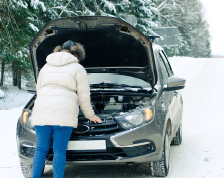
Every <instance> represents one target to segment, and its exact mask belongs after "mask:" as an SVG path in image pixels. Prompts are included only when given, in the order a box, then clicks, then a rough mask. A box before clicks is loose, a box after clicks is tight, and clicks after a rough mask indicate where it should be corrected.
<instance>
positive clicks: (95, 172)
mask: <svg viewBox="0 0 224 178" xmlns="http://www.w3.org/2000/svg"><path fill="white" fill-rule="evenodd" d="M169 60H170V62H171V65H172V67H173V70H174V73H175V75H176V77H182V78H186V87H185V89H184V90H181V93H182V95H183V101H184V112H183V142H182V144H181V145H180V146H171V151H170V172H169V175H168V176H167V178H189V177H190V178H223V177H224V162H223V160H224V137H223V135H224V130H223V125H224V119H223V101H224V95H223V88H224V83H223V82H222V76H224V71H223V69H222V68H223V66H224V60H223V59H218V58H214V59H208V58H205V59H202V58H195V59H194V58H187V57H173V58H170V59H169ZM23 92H24V91H21V92H18V95H17V96H16V97H19V95H24V93H23ZM6 96H7V95H6ZM27 100H28V98H27ZM0 101H1V100H0ZM15 101H17V100H15ZM24 104H25V103H23V104H21V105H20V106H19V105H17V106H16V107H17V108H14V109H10V110H0V122H1V123H2V124H0V135H1V137H0V142H1V145H2V147H1V152H0V157H1V159H0V175H1V177H4V178H12V177H16V178H23V176H22V173H21V171H20V167H19V158H18V154H17V148H16V138H15V135H16V123H17V120H18V117H19V116H20V114H21V111H22V109H23V106H24ZM0 106H2V103H0ZM147 169H148V164H146V165H143V166H142V165H141V166H138V165H133V166H127V165H110V166H106V165H101V166H88V169H86V166H85V165H83V166H74V165H67V166H66V170H65V176H64V178H72V177H77V178H85V177H88V178H105V177H108V178H109V177H117V178H123V177H129V178H146V177H147V178H149V177H150V176H149V174H148V172H147ZM103 170H107V171H103ZM43 177H47V178H50V177H53V171H52V166H46V170H45V173H44V176H43Z"/></svg>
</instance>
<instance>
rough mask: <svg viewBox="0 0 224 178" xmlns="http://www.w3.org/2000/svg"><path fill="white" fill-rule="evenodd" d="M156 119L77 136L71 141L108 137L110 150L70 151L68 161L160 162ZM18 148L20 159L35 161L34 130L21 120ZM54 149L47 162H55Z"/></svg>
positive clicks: (25, 161)
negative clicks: (109, 130) (118, 129)
mask: <svg viewBox="0 0 224 178" xmlns="http://www.w3.org/2000/svg"><path fill="white" fill-rule="evenodd" d="M153 128H155V127H153V122H152V123H150V124H145V125H142V126H140V127H137V128H135V129H131V130H127V131H117V132H116V133H111V134H104V135H95V136H87V135H85V136H77V137H71V139H70V140H106V147H107V150H106V151H104V152H102V151H101V152H100V151H97V150H95V151H94V152H87V151H85V152H80V151H72V150H67V153H66V161H67V164H126V163H143V162H152V161H158V160H160V159H161V156H162V149H161V147H162V144H161V143H160V141H161V140H162V139H161V134H159V133H156V130H155V129H153ZM17 147H18V154H19V158H20V161H21V162H23V163H25V164H32V162H33V156H34V152H35V148H36V136H35V132H34V131H32V130H30V129H28V128H26V127H25V126H24V125H23V124H22V123H21V122H20V121H18V125H17ZM52 161H53V148H52V147H51V148H50V150H49V153H48V154H47V159H46V164H47V165H51V164H52V163H53V162H52Z"/></svg>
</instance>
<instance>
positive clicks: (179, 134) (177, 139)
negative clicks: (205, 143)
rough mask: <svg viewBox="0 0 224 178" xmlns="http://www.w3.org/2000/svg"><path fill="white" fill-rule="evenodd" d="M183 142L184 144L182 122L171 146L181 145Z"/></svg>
mask: <svg viewBox="0 0 224 178" xmlns="http://www.w3.org/2000/svg"><path fill="white" fill-rule="evenodd" d="M181 142H182V121H181V122H180V126H179V128H178V130H177V132H176V134H175V137H173V140H172V142H171V145H180V144H181Z"/></svg>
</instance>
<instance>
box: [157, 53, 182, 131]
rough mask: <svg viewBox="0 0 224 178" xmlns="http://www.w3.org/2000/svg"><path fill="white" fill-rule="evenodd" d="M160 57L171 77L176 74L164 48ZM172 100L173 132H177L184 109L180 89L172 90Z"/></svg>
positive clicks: (170, 109)
mask: <svg viewBox="0 0 224 178" xmlns="http://www.w3.org/2000/svg"><path fill="white" fill-rule="evenodd" d="M159 55H160V57H161V58H162V61H163V62H164V65H165V67H166V70H167V73H168V75H169V77H172V76H174V73H173V70H172V68H171V65H170V63H169V61H168V59H167V57H166V54H165V52H164V51H163V50H161V51H160V52H159ZM170 92H171V93H170V95H171V97H172V98H171V100H170V103H169V111H170V115H171V119H172V133H173V134H174V133H176V131H177V129H178V126H179V123H180V122H179V119H180V112H181V111H182V108H181V106H182V105H181V103H180V101H181V99H180V97H181V96H180V91H170Z"/></svg>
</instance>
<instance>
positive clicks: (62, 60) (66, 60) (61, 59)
mask: <svg viewBox="0 0 224 178" xmlns="http://www.w3.org/2000/svg"><path fill="white" fill-rule="evenodd" d="M46 61H47V63H48V64H50V65H52V66H63V65H66V64H70V63H72V62H78V59H77V58H76V57H75V56H73V55H72V54H70V53H67V52H56V53H52V54H50V55H48V56H47V59H46Z"/></svg>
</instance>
